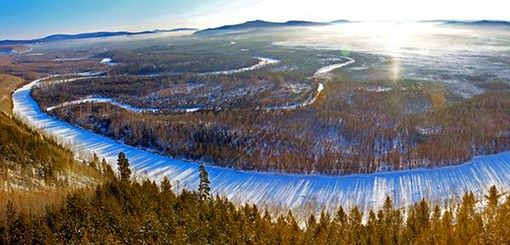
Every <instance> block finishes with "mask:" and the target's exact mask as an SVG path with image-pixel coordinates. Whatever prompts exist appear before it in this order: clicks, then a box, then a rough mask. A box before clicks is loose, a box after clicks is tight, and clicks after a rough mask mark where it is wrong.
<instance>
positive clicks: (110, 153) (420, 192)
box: [13, 80, 510, 211]
mask: <svg viewBox="0 0 510 245" xmlns="http://www.w3.org/2000/svg"><path fill="white" fill-rule="evenodd" d="M38 81H39V80H37V81H34V82H32V83H30V84H27V85H25V86H24V87H22V88H20V89H18V90H17V91H16V92H15V93H14V94H13V102H14V112H15V113H16V114H17V115H18V116H19V117H20V118H22V119H23V120H24V121H25V122H27V123H29V124H31V125H33V126H35V127H37V128H39V129H41V130H44V131H46V132H47V133H49V134H50V135H53V136H55V137H56V138H57V139H59V140H61V141H63V142H66V143H67V144H69V145H71V146H72V147H73V148H74V150H75V151H76V152H84V151H90V152H95V153H97V154H98V155H99V156H100V157H105V158H106V159H107V160H108V161H109V162H110V163H111V164H113V165H114V164H115V162H116V158H117V154H118V153H119V152H121V151H122V152H125V153H126V156H127V157H128V158H129V161H130V163H131V166H132V168H133V170H134V172H135V173H136V175H137V176H139V177H140V176H147V177H149V178H151V179H153V180H156V181H159V180H161V178H162V177H163V176H168V177H169V178H170V179H171V180H172V184H173V186H174V188H175V189H176V190H181V189H183V188H185V189H189V190H196V189H197V186H198V182H199V177H198V175H199V173H198V165H197V164H195V163H188V162H183V161H179V160H175V159H172V158H169V157H165V156H161V155H156V154H153V153H149V152H146V151H143V150H139V149H136V148H133V147H130V146H126V145H123V144H121V143H118V142H115V141H113V140H111V139H108V138H106V137H103V136H100V135H97V134H94V133H92V132H89V131H86V130H83V129H79V128H76V127H74V126H72V125H69V124H67V123H65V122H62V121H59V120H57V119H54V118H52V117H50V116H48V115H47V114H45V113H44V112H43V111H42V110H41V109H40V108H39V106H38V104H37V103H36V102H35V100H34V99H33V98H32V97H31V96H30V90H31V88H32V87H33V86H34V84H36V83H37V82H38ZM114 169H116V168H114ZM207 170H208V172H209V176H210V180H211V189H212V191H213V193H217V194H220V195H224V196H227V197H228V198H229V199H231V200H233V201H237V202H249V203H256V204H258V205H264V204H277V205H282V206H285V207H288V208H292V209H299V208H302V207H303V205H305V204H306V203H307V202H310V203H312V204H316V205H318V207H322V208H326V209H330V210H331V209H332V208H335V207H337V206H338V205H344V206H345V207H349V206H352V205H358V206H360V207H361V208H362V209H363V210H365V211H366V210H368V209H369V208H372V207H380V206H381V205H382V202H383V201H384V198H385V196H390V197H392V198H393V200H394V201H395V203H396V205H399V206H402V205H406V204H409V203H412V202H416V201H419V200H420V199H422V198H424V197H427V198H429V199H431V200H438V201H439V200H442V199H445V198H452V197H459V196H461V195H462V194H463V193H464V192H465V191H473V192H474V193H475V194H476V195H478V196H481V194H482V193H484V192H486V190H487V189H488V188H489V187H490V186H491V185H497V186H501V187H507V186H508V180H509V179H510V152H505V153H500V154H495V155H490V156H480V157H476V158H474V159H473V160H471V161H469V162H466V163H464V164H462V165H459V166H452V167H444V168H436V169H416V170H409V171H397V172H386V173H375V174H363V175H350V176H318V175H292V174H277V173H258V172H246V171H236V170H232V169H225V168H218V167H207Z"/></svg>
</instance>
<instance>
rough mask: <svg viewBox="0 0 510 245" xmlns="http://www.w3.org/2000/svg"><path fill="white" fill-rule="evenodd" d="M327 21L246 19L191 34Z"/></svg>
mask: <svg viewBox="0 0 510 245" xmlns="http://www.w3.org/2000/svg"><path fill="white" fill-rule="evenodd" d="M330 24H331V23H329V22H312V21H304V20H289V21H286V22H271V21H264V20H252V21H246V22H244V23H240V24H233V25H223V26H220V27H214V28H207V29H203V30H199V31H196V32H195V33H193V35H211V34H219V33H223V32H228V31H238V30H245V29H266V28H273V27H297V26H303V27H304V26H326V25H330Z"/></svg>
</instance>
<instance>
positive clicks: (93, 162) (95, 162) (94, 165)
mask: <svg viewBox="0 0 510 245" xmlns="http://www.w3.org/2000/svg"><path fill="white" fill-rule="evenodd" d="M90 166H91V167H92V168H94V169H97V168H98V166H99V157H98V156H97V154H96V153H94V155H93V156H92V160H91V161H90Z"/></svg>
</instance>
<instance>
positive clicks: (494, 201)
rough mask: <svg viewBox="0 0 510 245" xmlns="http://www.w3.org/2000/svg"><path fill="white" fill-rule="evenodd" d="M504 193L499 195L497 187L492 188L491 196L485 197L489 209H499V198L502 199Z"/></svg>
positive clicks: (490, 190)
mask: <svg viewBox="0 0 510 245" xmlns="http://www.w3.org/2000/svg"><path fill="white" fill-rule="evenodd" d="M503 195H505V194H504V193H499V191H498V189H497V188H496V186H495V185H493V186H491V188H490V189H489V194H488V195H485V198H486V199H487V201H488V202H489V208H490V209H492V210H494V209H496V207H498V202H499V198H501V197H502V196H503Z"/></svg>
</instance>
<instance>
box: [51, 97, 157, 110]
mask: <svg viewBox="0 0 510 245" xmlns="http://www.w3.org/2000/svg"><path fill="white" fill-rule="evenodd" d="M85 103H110V104H112V105H116V106H118V107H121V108H124V109H126V110H129V111H133V112H137V113H140V112H157V111H158V109H155V108H139V107H134V106H131V105H128V104H124V103H120V102H118V101H116V100H114V99H112V98H101V97H91V98H84V99H80V100H74V101H68V102H64V103H61V104H58V105H56V106H52V107H48V108H46V110H48V111H52V110H55V109H58V108H62V107H65V106H70V105H79V104H85Z"/></svg>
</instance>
